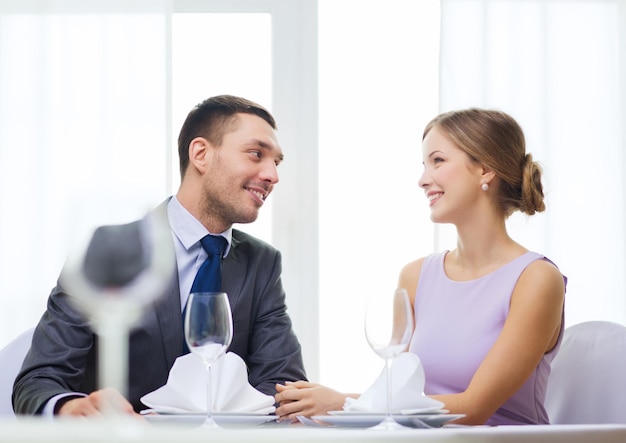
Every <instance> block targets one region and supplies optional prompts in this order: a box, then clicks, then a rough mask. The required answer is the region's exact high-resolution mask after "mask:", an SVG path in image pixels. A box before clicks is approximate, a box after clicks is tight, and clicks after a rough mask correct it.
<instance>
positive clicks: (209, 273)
mask: <svg viewBox="0 0 626 443" xmlns="http://www.w3.org/2000/svg"><path fill="white" fill-rule="evenodd" d="M227 243H228V242H227V241H226V239H225V238H224V237H222V236H221V235H211V234H209V235H206V236H205V237H203V238H202V240H200V244H201V245H202V248H203V249H204V250H205V251H206V253H207V254H208V257H207V258H206V260H205V261H204V263H202V265H201V266H200V269H198V273H197V274H196V277H195V278H194V280H193V284H192V285H191V293H194V292H219V291H221V289H222V256H223V255H224V250H225V249H226V245H227ZM186 311H187V305H186V304H185V308H184V309H183V325H184V324H185V314H186ZM188 353H189V348H188V347H187V341H186V340H184V338H183V354H188Z"/></svg>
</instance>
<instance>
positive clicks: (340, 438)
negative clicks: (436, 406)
mask: <svg viewBox="0 0 626 443" xmlns="http://www.w3.org/2000/svg"><path fill="white" fill-rule="evenodd" d="M201 424H202V421H201V420H200V419H199V418H197V417H196V418H194V419H193V420H181V419H180V418H177V417H171V418H170V419H168V418H166V417H161V419H159V420H150V419H146V418H145V417H142V418H130V417H128V418H127V417H124V418H115V417H108V418H98V419H96V418H72V419H58V418H57V419H55V420H51V419H47V418H41V417H20V418H18V419H15V418H12V419H0V442H11V443H14V442H23V443H43V442H45V443H57V442H58V443H61V442H62V443H74V442H76V443H96V442H124V443H161V442H163V443H165V442H167V443H175V442H178V441H180V442H185V443H195V442H209V441H210V442H211V443H241V442H250V443H282V442H284V443H293V442H297V443H322V442H324V443H326V442H335V441H336V442H342V443H348V442H405V441H407V442H408V441H410V442H420V443H421V442H423V443H429V442H437V443H438V442H449V443H474V442H476V443H478V442H481V443H491V442H494V443H495V442H498V443H502V442H504V443H506V442H511V443H518V442H519V443H522V442H528V443H530V442H533V443H539V442H550V443H560V442H563V443H583V442H584V443H588V442H600V443H624V442H626V424H571V425H526V426H459V425H453V424H446V425H443V426H440V427H434V428H409V427H403V428H401V429H391V430H381V429H376V428H375V427H341V426H323V425H306V424H302V423H277V422H266V423H262V424H254V425H239V424H237V423H230V424H229V423H223V424H222V425H221V426H219V427H218V428H215V429H209V428H203V427H202V425H201Z"/></svg>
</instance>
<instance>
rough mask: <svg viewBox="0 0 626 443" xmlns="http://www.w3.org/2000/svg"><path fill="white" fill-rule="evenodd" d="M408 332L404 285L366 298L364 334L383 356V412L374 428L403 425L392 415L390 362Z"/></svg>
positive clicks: (408, 308) (405, 342) (406, 340)
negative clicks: (384, 396) (384, 388)
mask: <svg viewBox="0 0 626 443" xmlns="http://www.w3.org/2000/svg"><path fill="white" fill-rule="evenodd" d="M412 333H413V311H412V309H411V302H410V300H409V296H408V294H407V292H406V290H405V289H403V288H399V289H396V290H395V291H392V292H390V293H388V294H383V295H382V296H372V297H370V298H369V300H368V303H367V306H366V310H365V336H366V338H367V342H368V343H369V345H370V347H371V348H372V350H373V351H374V352H375V353H376V354H378V355H379V356H380V357H381V358H383V359H384V360H385V370H384V371H385V382H386V412H385V418H384V420H383V421H382V422H381V423H380V424H379V425H377V426H376V428H381V429H394V428H404V426H402V425H400V424H398V423H397V422H396V421H395V420H394V419H393V410H392V386H391V379H392V378H391V364H392V361H393V359H394V357H396V356H397V355H399V354H400V353H402V352H404V351H406V349H407V347H408V345H409V342H410V340H411V335H412Z"/></svg>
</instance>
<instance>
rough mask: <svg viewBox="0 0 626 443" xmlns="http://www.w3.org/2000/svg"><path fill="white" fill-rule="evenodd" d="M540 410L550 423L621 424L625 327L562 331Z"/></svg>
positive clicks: (625, 417)
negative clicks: (543, 411) (546, 415)
mask: <svg viewBox="0 0 626 443" xmlns="http://www.w3.org/2000/svg"><path fill="white" fill-rule="evenodd" d="M545 407H546V410H547V411H548V416H549V417H550V422H551V423H552V424H570V423H571V424H585V423H586V424H601V423H622V424H626V327H624V326H622V325H620V324H618V323H613V322H609V321H588V322H584V323H579V324H576V325H573V326H570V327H568V328H566V329H565V332H564V335H563V342H562V343H561V348H560V349H559V352H558V353H557V355H556V356H555V357H554V360H553V361H552V372H551V374H550V378H549V380H548V386H547V390H546V400H545Z"/></svg>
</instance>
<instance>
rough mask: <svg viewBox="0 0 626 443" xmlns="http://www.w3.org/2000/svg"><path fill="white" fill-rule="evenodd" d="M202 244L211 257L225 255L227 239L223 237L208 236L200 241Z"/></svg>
mask: <svg viewBox="0 0 626 443" xmlns="http://www.w3.org/2000/svg"><path fill="white" fill-rule="evenodd" d="M200 244H201V245H202V248H203V249H204V250H205V251H206V253H207V254H209V256H211V255H218V256H220V257H221V256H222V255H224V250H225V249H226V244H227V242H226V239H225V238H224V237H222V236H221V235H211V234H209V235H206V236H204V237H203V238H202V239H201V240H200Z"/></svg>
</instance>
